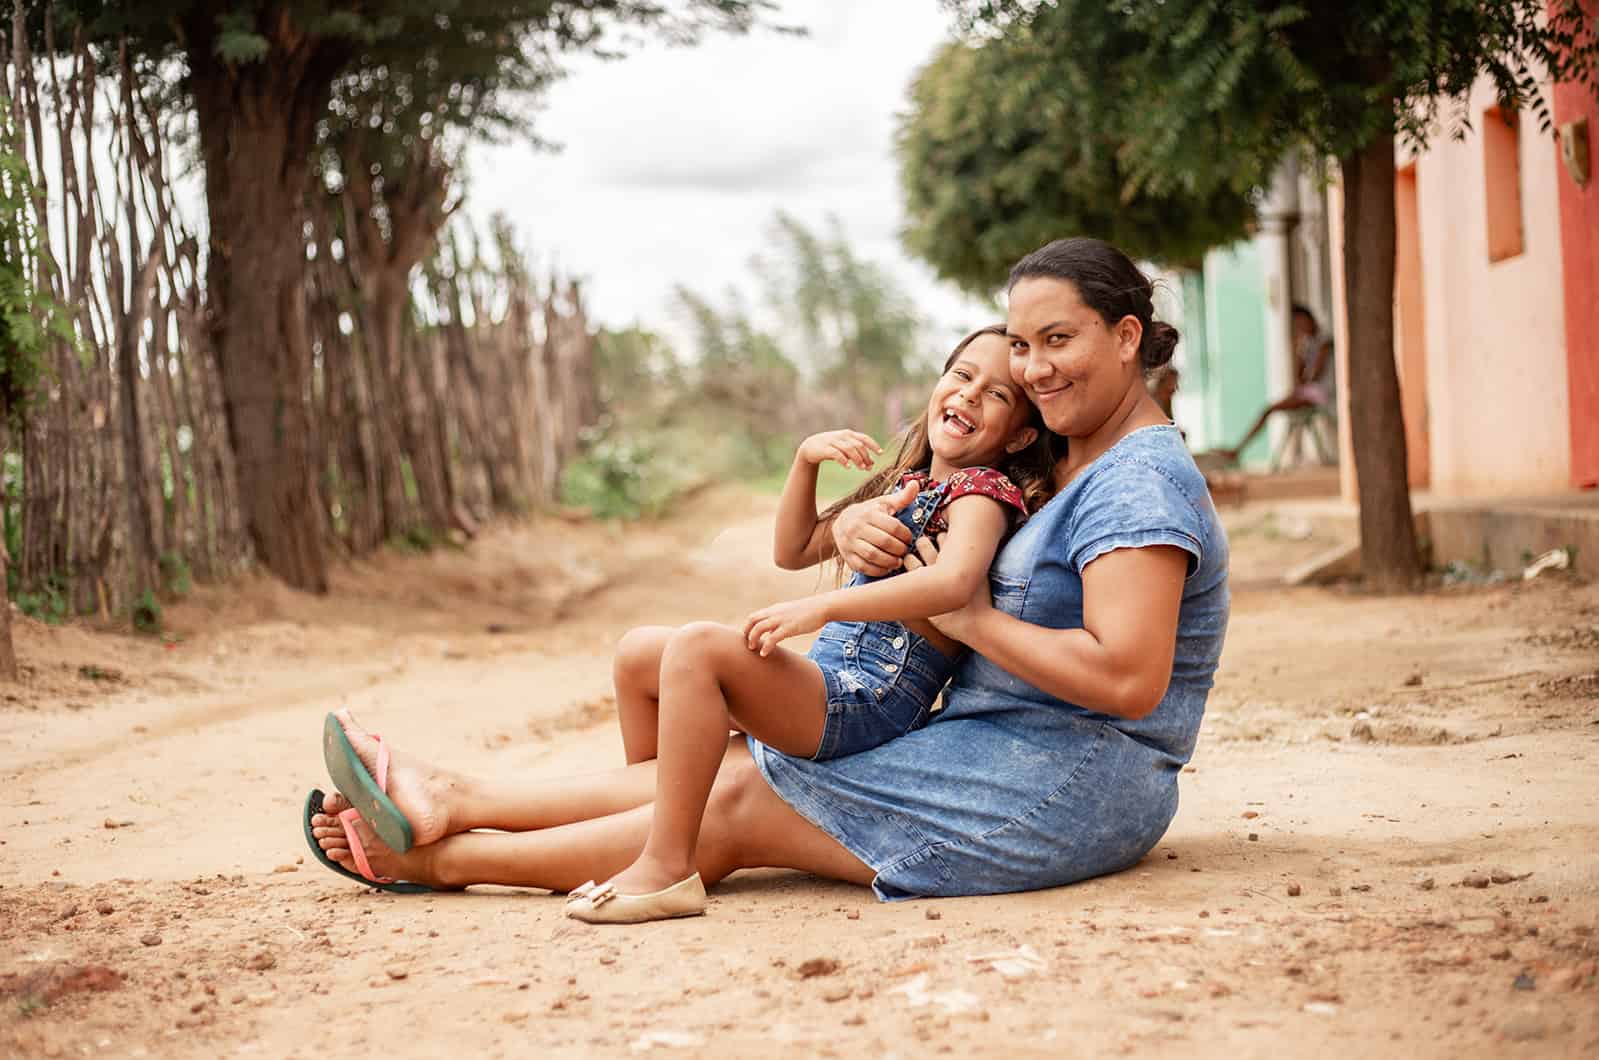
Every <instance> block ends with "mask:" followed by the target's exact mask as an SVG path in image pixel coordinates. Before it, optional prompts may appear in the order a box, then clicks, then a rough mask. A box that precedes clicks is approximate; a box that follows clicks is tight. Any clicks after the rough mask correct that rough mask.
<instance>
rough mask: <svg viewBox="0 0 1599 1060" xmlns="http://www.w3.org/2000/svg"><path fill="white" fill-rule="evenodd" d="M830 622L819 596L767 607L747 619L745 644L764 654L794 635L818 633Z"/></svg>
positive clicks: (769, 652) (745, 623)
mask: <svg viewBox="0 0 1599 1060" xmlns="http://www.w3.org/2000/svg"><path fill="white" fill-rule="evenodd" d="M825 625H827V616H826V615H824V614H823V613H822V608H821V606H820V605H819V604H818V603H817V602H816V598H815V597H807V598H805V599H803V600H790V601H788V602H787V603H782V604H773V605H772V606H771V607H763V608H761V609H760V610H759V611H756V612H754V613H753V614H751V615H750V617H748V618H746V619H745V620H744V643H745V644H747V645H748V646H749V649H750V651H754V652H760V654H761V657H762V658H765V657H766V656H768V655H770V654H772V649H773V648H775V647H777V646H778V645H779V644H781V643H782V642H783V641H785V640H787V639H788V638H790V637H798V636H802V635H804V634H806V633H815V632H816V631H817V630H819V629H821V628H822V627H823V626H825Z"/></svg>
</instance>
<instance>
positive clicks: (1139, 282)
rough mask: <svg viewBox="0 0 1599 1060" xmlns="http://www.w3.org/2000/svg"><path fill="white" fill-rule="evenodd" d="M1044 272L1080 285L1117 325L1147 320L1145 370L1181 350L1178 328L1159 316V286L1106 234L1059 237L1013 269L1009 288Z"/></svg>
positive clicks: (1141, 354)
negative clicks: (1125, 320)
mask: <svg viewBox="0 0 1599 1060" xmlns="http://www.w3.org/2000/svg"><path fill="white" fill-rule="evenodd" d="M1035 276H1039V277H1043V278H1046V279H1051V280H1065V281H1066V282H1068V283H1070V284H1071V285H1072V286H1073V287H1075V288H1077V294H1078V296H1079V297H1081V298H1082V300H1083V303H1084V304H1085V305H1087V306H1088V307H1089V308H1090V309H1092V310H1093V311H1094V312H1096V313H1098V314H1099V315H1100V316H1101V317H1104V318H1105V322H1106V323H1107V324H1115V323H1116V322H1118V321H1119V320H1121V319H1122V317H1133V318H1135V319H1136V320H1137V321H1138V323H1139V324H1141V325H1143V328H1144V337H1143V340H1142V341H1141V342H1139V344H1138V360H1139V362H1140V364H1141V365H1142V366H1143V369H1144V371H1146V372H1149V371H1153V370H1154V369H1156V368H1159V367H1160V366H1161V365H1163V364H1165V363H1166V362H1167V361H1169V360H1171V358H1172V354H1173V353H1174V352H1175V351H1176V349H1177V329H1176V328H1174V327H1172V326H1171V325H1170V324H1168V323H1166V322H1165V321H1163V320H1156V319H1155V305H1154V294H1155V288H1154V286H1153V285H1152V284H1151V283H1150V282H1149V277H1147V276H1145V275H1144V274H1143V273H1142V272H1140V271H1139V269H1138V266H1136V265H1134V264H1133V262H1132V259H1131V258H1129V257H1128V256H1127V255H1126V254H1123V253H1122V252H1121V251H1119V250H1117V249H1116V248H1115V247H1113V246H1111V245H1110V244H1109V243H1107V242H1105V241H1104V240H1103V239H1092V238H1089V237H1088V236H1076V237H1073V238H1071V239H1057V240H1055V241H1054V242H1053V243H1050V244H1049V245H1047V246H1043V247H1039V248H1038V249H1037V250H1035V251H1033V252H1032V253H1031V254H1029V255H1027V256H1026V257H1025V258H1023V259H1022V260H1021V261H1018V262H1017V263H1016V266H1015V267H1014V268H1012V269H1011V270H1010V282H1009V283H1007V284H1006V285H1005V287H1006V290H1009V289H1010V288H1012V287H1015V286H1016V285H1017V284H1018V283H1020V282H1021V281H1022V280H1026V279H1031V278H1032V277H1035Z"/></svg>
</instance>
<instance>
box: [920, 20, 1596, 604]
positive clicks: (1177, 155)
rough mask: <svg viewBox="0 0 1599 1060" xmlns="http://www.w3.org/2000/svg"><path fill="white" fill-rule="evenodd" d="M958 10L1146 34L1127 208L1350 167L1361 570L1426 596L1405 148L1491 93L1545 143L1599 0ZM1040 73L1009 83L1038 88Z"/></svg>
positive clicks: (1382, 583)
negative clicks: (1399, 279) (1316, 167)
mask: <svg viewBox="0 0 1599 1060" xmlns="http://www.w3.org/2000/svg"><path fill="white" fill-rule="evenodd" d="M1588 3H1589V4H1590V5H1591V0H1588ZM949 6H950V7H952V8H953V9H954V10H955V11H956V12H957V14H958V15H959V17H960V19H961V22H962V24H963V26H964V28H965V29H966V30H967V31H968V32H969V33H971V34H973V35H975V36H977V37H979V38H984V37H988V36H993V35H1003V36H1005V37H1011V36H1017V37H1022V38H1026V37H1028V36H1029V35H1030V34H1032V33H1034V32H1035V31H1037V32H1042V31H1043V30H1045V29H1046V28H1047V27H1049V26H1050V25H1052V24H1053V21H1054V20H1055V19H1057V18H1059V17H1061V15H1060V14H1059V12H1061V11H1070V12H1072V13H1074V15H1075V16H1076V17H1079V18H1086V19H1095V18H1098V19H1101V20H1104V21H1107V22H1109V23H1112V24H1114V25H1115V26H1116V27H1117V31H1118V32H1123V31H1125V32H1126V33H1128V34H1130V35H1131V37H1130V39H1131V40H1133V41H1136V42H1137V46H1136V48H1135V49H1134V50H1133V51H1132V52H1131V53H1130V54H1129V55H1128V56H1127V57H1125V59H1124V68H1127V69H1133V70H1137V71H1141V74H1140V76H1139V78H1138V79H1137V80H1136V81H1135V82H1131V83H1129V82H1125V81H1117V80H1114V79H1113V80H1112V82H1111V83H1112V85H1114V86H1116V90H1117V91H1119V92H1120V93H1121V94H1124V95H1125V97H1126V100H1127V104H1128V106H1129V107H1131V108H1132V109H1133V110H1134V111H1135V112H1136V113H1137V114H1138V115H1139V120H1138V121H1135V122H1134V121H1129V122H1123V123H1119V126H1118V127H1119V129H1120V130H1121V131H1122V132H1123V133H1124V134H1125V137H1126V138H1125V140H1124V142H1123V144H1122V146H1121V151H1120V157H1121V159H1122V161H1123V163H1124V165H1125V172H1126V184H1125V186H1124V189H1123V195H1124V196H1127V197H1132V196H1136V195H1139V194H1143V193H1146V192H1153V193H1156V194H1161V193H1165V192H1167V191H1169V190H1172V189H1183V190H1185V191H1187V192H1189V193H1191V194H1194V195H1199V196H1204V195H1208V194H1211V193H1213V192H1229V191H1230V192H1232V193H1234V194H1242V193H1245V192H1247V191H1248V190H1249V189H1250V188H1252V187H1254V186H1255V185H1256V184H1257V183H1258V182H1259V180H1260V177H1261V174H1263V173H1266V172H1269V171H1270V170H1271V169H1272V168H1273V167H1274V166H1276V165H1277V163H1278V162H1279V161H1280V160H1281V159H1282V158H1283V157H1284V155H1285V154H1286V153H1287V152H1289V151H1293V150H1304V151H1307V152H1309V153H1310V154H1312V155H1313V156H1318V157H1329V156H1330V157H1332V158H1335V159H1336V160H1337V162H1338V167H1339V172H1340V177H1341V181H1342V185H1343V208H1344V217H1343V221H1344V224H1343V229H1344V233H1345V247H1344V276H1345V290H1346V292H1347V299H1348V311H1349V328H1348V334H1349V367H1350V373H1349V374H1350V379H1349V380H1348V384H1349V393H1350V418H1351V432H1352V436H1353V440H1354V453H1355V468H1356V474H1357V477H1358V480H1359V485H1360V513H1361V557H1362V567H1363V571H1364V573H1365V575H1366V577H1367V579H1368V581H1370V582H1371V583H1372V584H1373V585H1375V586H1377V587H1379V588H1402V587H1406V586H1408V585H1411V584H1414V582H1415V580H1416V578H1417V576H1418V574H1419V572H1420V559H1419V553H1418V551H1417V548H1416V540H1415V533H1414V529H1413V525H1412V520H1411V508H1410V497H1409V493H1408V488H1407V485H1406V482H1405V467H1406V454H1405V438H1404V424H1403V417H1402V413H1401V411H1400V404H1399V385H1398V378H1397V374H1396V372H1395V368H1394V357H1393V350H1394V344H1393V339H1394V321H1393V283H1394V247H1395V220H1394V151H1395V147H1396V144H1397V143H1399V142H1406V143H1408V144H1410V145H1411V146H1412V147H1415V148H1418V149H1419V148H1422V147H1424V146H1425V145H1426V143H1427V142H1428V140H1429V139H1431V138H1432V137H1433V136H1435V135H1437V134H1438V133H1440V132H1444V131H1447V132H1449V133H1450V134H1452V135H1456V136H1460V135H1464V133H1465V131H1466V130H1468V129H1469V128H1470V127H1471V124H1472V122H1473V120H1474V117H1475V116H1474V115H1472V114H1470V113H1468V112H1467V110H1466V102H1467V98H1468V93H1469V92H1470V90H1471V88H1472V86H1473V85H1474V84H1475V83H1477V81H1478V80H1479V79H1481V78H1483V77H1487V78H1488V79H1489V80H1490V81H1491V83H1492V84H1493V86H1494V88H1495V90H1496V92H1497V94H1498V97H1499V101H1500V106H1501V107H1502V108H1504V109H1505V110H1507V111H1519V110H1523V109H1531V110H1532V112H1533V113H1534V114H1535V115H1536V116H1537V118H1538V120H1539V124H1540V126H1541V127H1542V128H1544V129H1545V130H1547V129H1548V128H1549V124H1550V119H1549V110H1548V103H1547V100H1546V99H1545V98H1544V96H1543V94H1542V92H1541V90H1540V87H1539V86H1540V82H1541V81H1543V80H1545V79H1553V80H1563V81H1566V80H1569V81H1575V82H1579V83H1582V84H1585V85H1589V86H1593V85H1594V84H1595V81H1596V73H1595V70H1596V66H1599V32H1596V27H1595V20H1594V17H1593V16H1592V15H1591V14H1589V13H1587V12H1586V11H1585V9H1584V0H1553V2H1550V0H1430V2H1428V3H1415V2H1413V0H1351V2H1347V3H1341V4H1327V3H1320V4H1314V3H1304V2H1295V0H1255V2H1244V0H1163V2H1161V3H1158V4H1121V5H1112V6H1106V7H1100V6H1097V5H1091V4H1088V3H1082V2H1079V0H1060V2H1059V3H1057V4H1043V3H1038V2H1034V0H953V2H951V3H950V4H949ZM1067 51H1068V54H1075V52H1073V51H1072V50H1071V49H1067ZM1033 70H1034V68H1021V67H1017V68H1012V69H1011V70H1008V71H999V72H998V76H1001V77H1009V78H1012V79H1022V80H1025V79H1027V78H1028V77H1030V76H1032V75H1033ZM1095 72H1096V71H1092V70H1084V71H1083V73H1084V75H1085V76H1091V75H1092V74H1093V73H1095ZM958 177H959V174H957V178H958ZM1112 238H1114V237H1112Z"/></svg>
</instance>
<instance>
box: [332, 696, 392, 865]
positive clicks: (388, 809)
mask: <svg viewBox="0 0 1599 1060" xmlns="http://www.w3.org/2000/svg"><path fill="white" fill-rule="evenodd" d="M372 738H373V739H374V740H376V741H378V769H377V777H376V778H374V777H373V776H372V774H370V773H368V772H367V771H366V766H365V765H363V764H362V763H361V759H360V757H359V756H358V755H357V754H356V753H355V747H354V745H353V744H351V743H350V738H349V737H348V736H346V735H345V734H344V726H342V725H340V724H339V719H338V718H336V717H334V716H333V715H332V714H329V715H328V716H327V720H326V721H324V722H323V723H322V761H323V763H324V764H325V765H326V766H327V767H328V776H330V777H332V778H333V786H334V787H336V788H338V789H339V794H340V795H343V796H344V797H345V798H346V799H349V800H350V805H351V806H353V807H355V809H356V812H358V813H359V814H360V815H361V817H362V818H363V819H364V820H365V821H366V823H367V824H369V825H371V826H372V830H373V831H374V832H376V833H377V834H378V838H379V839H381V840H383V841H384V842H385V843H387V844H388V845H389V849H390V850H392V851H394V852H395V853H396V854H404V853H405V852H406V851H408V850H410V849H411V846H412V836H411V822H410V821H407V820H406V819H405V814H403V813H401V812H400V808H399V807H398V806H396V805H394V801H393V800H392V799H390V798H389V796H388V794H387V792H388V788H389V747H388V745H387V744H385V743H384V742H383V737H381V736H379V735H378V734H377V733H373V734H372ZM351 849H352V850H353V849H355V848H354V847H352V848H351Z"/></svg>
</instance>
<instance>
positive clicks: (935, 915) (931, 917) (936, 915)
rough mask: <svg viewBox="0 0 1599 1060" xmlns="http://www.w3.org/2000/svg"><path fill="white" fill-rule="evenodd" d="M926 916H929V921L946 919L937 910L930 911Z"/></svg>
mask: <svg viewBox="0 0 1599 1060" xmlns="http://www.w3.org/2000/svg"><path fill="white" fill-rule="evenodd" d="M926 916H927V919H929V920H943V919H944V914H943V913H940V912H939V911H938V910H936V909H929V910H928V911H927V914H926Z"/></svg>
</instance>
